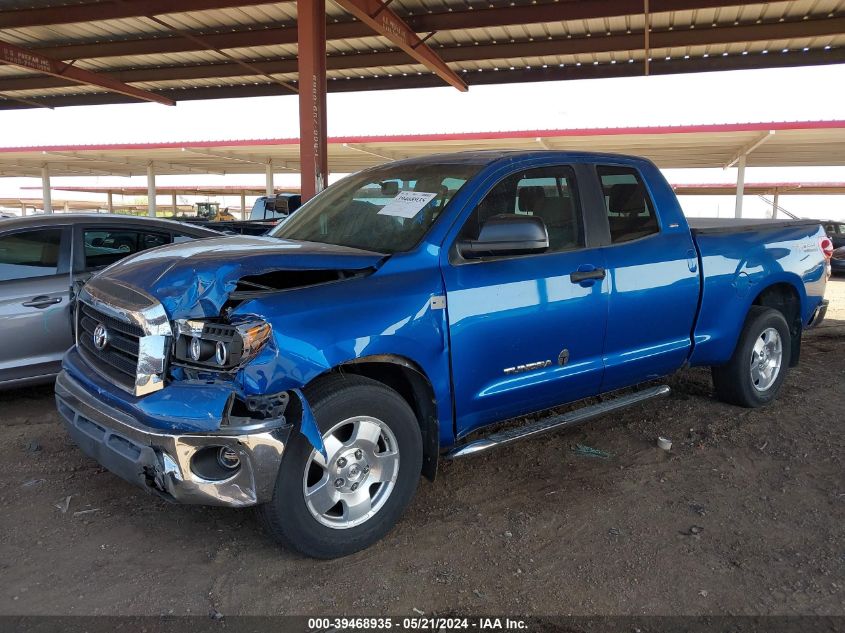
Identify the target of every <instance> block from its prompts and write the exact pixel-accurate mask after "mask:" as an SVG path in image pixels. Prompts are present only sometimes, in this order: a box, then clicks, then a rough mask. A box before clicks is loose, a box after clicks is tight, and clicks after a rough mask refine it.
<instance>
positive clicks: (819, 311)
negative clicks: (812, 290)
mask: <svg viewBox="0 0 845 633" xmlns="http://www.w3.org/2000/svg"><path fill="white" fill-rule="evenodd" d="M829 303H830V302H829V301H828V300H827V299H822V301H821V303H819V306H818V307H817V308H816V311H815V312H814V313H813V316H812V317H811V318H810V323H809V324H808V325H807V327H808V328H813V327H816V326H817V325H819V324H821V322H822V321H824V316H825V314H827V306H828V304H829Z"/></svg>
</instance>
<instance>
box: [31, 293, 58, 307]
mask: <svg viewBox="0 0 845 633" xmlns="http://www.w3.org/2000/svg"><path fill="white" fill-rule="evenodd" d="M61 302H62V298H61V297H48V296H47V295H39V296H38V297H33V298H32V300H30V301H24V303H23V305H24V306H26V307H27V308H46V307H47V306H52V305H56V304H57V303H61Z"/></svg>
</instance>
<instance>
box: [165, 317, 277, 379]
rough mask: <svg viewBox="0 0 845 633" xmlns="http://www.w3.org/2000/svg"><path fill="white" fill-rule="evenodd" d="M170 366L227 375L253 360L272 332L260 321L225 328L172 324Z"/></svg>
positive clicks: (181, 322) (189, 322) (197, 323)
mask: <svg viewBox="0 0 845 633" xmlns="http://www.w3.org/2000/svg"><path fill="white" fill-rule="evenodd" d="M174 325H175V327H174V330H175V332H176V340H175V341H174V345H173V362H174V364H176V365H180V366H183V367H192V368H196V369H208V370H217V371H229V370H232V369H236V368H238V367H241V366H243V365H245V364H246V363H248V362H249V361H251V360H252V359H253V358H255V357H256V356H257V355H258V353H259V352H260V351H261V349H262V348H263V347H264V345H265V344H266V343H267V341H268V340H270V334H271V332H272V328H271V327H270V324H269V323H267V322H266V321H263V320H261V319H257V318H253V319H248V320H245V321H243V322H241V323H236V324H228V323H219V322H216V321H201V320H197V319H180V320H178V321H176V322H175V324H174Z"/></svg>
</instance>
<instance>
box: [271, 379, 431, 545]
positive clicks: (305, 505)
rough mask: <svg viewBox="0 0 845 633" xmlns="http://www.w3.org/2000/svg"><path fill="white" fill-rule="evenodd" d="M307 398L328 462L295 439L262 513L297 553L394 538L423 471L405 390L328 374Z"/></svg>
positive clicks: (416, 426)
mask: <svg viewBox="0 0 845 633" xmlns="http://www.w3.org/2000/svg"><path fill="white" fill-rule="evenodd" d="M304 393H305V396H306V398H307V399H308V402H309V404H310V406H311V410H312V412H313V414H314V417H315V419H316V421H317V426H318V428H319V429H320V433H321V434H322V438H323V445H324V446H325V449H326V457H323V455H322V453H320V452H318V451H317V450H315V449H314V448H313V447H312V446H311V443H310V442H309V441H308V440H307V439H306V438H305V437H304V436H303V435H302V434H300V433H294V434H292V435H291V438H290V441H289V443H288V446H287V448H286V449H285V453H284V456H283V458H282V464H281V467H280V469H279V474H278V477H277V480H276V488H275V491H274V494H273V499H272V500H271V501H270V502H268V503H266V504H264V505H262V506H259V515H260V517H261V519H262V522H263V523H264V525H265V527H266V528H267V530H268V532H269V533H270V534H271V535H272V536H273V537H274V538H275V539H276V540H278V541H279V542H281V543H282V544H283V545H285V546H287V547H289V548H291V549H294V550H296V551H298V552H301V553H303V554H305V555H307V556H312V557H314V558H337V557H340V556H346V555H348V554H352V553H353V552H357V551H359V550H361V549H364V548H366V547H368V546H369V545H372V544H373V543H375V542H376V541H378V540H379V539H381V538H382V537H383V536H384V535H385V534H387V532H389V531H390V529H391V528H392V527H393V526H394V525H395V524H396V522H397V521H398V520H399V517H400V516H401V515H402V512H404V510H405V508H406V507H407V506H408V503H409V502H410V501H411V499H412V497H413V495H414V492H415V491H416V486H417V482H418V480H419V475H420V469H421V467H422V438H421V434H420V428H419V424H418V422H417V418H416V416H415V415H414V412H413V411H412V410H411V408H410V407H409V406H408V403H407V402H406V401H405V400H404V399H403V398H402V397H401V396H400V395H399V394H398V393H396V392H395V391H394V390H393V389H390V388H389V387H386V386H385V385H383V384H381V383H379V382H376V381H374V380H371V379H369V378H364V377H361V376H354V375H340V374H338V375H332V376H327V377H325V378H322V379H320V380H318V381H317V382H316V383H315V384H314V385H312V386H309V387H308V388H307V389H305V391H304Z"/></svg>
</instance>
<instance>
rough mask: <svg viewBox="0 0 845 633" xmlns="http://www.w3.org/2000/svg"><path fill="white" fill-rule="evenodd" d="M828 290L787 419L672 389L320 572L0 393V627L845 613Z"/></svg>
mask: <svg viewBox="0 0 845 633" xmlns="http://www.w3.org/2000/svg"><path fill="white" fill-rule="evenodd" d="M828 292H829V296H830V297H833V300H834V306H833V309H832V311H831V312H830V313H829V317H830V320H829V321H828V322H827V323H826V324H825V325H824V326H823V327H821V328H819V329H817V330H816V331H813V332H812V333H810V334H808V335H807V338H806V341H805V345H804V352H803V359H802V363H801V366H800V367H799V368H798V369H797V370H793V371H792V372H791V374H790V376H789V378H788V380H787V383H786V385H785V388H784V391H783V392H782V394H781V397H780V399H779V401H778V402H777V403H776V404H775V405H773V406H771V407H769V408H766V409H762V410H754V411H752V410H745V409H739V408H736V407H731V406H728V405H724V404H721V403H719V402H716V401H715V400H714V399H713V398H712V397H711V391H710V389H711V386H710V376H709V373H708V371H706V370H701V369H696V370H691V371H684V372H681V373H680V374H678V375H677V376H674V377H673V378H671V380H670V381H669V382H670V384H671V386H672V387H673V395H672V396H671V397H669V398H668V399H665V400H662V401H656V402H652V403H648V404H645V405H641V406H638V407H636V408H633V409H630V410H628V411H627V412H625V413H623V414H619V415H614V416H613V417H612V418H608V419H605V420H602V421H599V422H594V423H592V424H589V425H587V426H584V427H581V428H579V429H575V430H572V431H569V432H563V433H558V434H553V435H549V436H545V437H542V438H538V439H536V440H533V441H528V442H523V443H521V444H518V445H515V446H513V447H511V448H507V449H503V450H500V451H498V452H494V453H491V454H490V455H489V456H485V457H477V458H471V459H467V460H465V461H460V462H455V463H449V464H444V465H443V467H442V470H441V473H440V476H439V478H438V480H437V482H436V483H434V484H431V483H428V482H422V483H421V484H420V487H419V490H418V493H417V496H416V499H415V500H414V502H413V504H412V506H411V508H410V510H409V511H408V513H407V514H406V515H405V517H404V519H403V520H402V521H401V523H400V524H399V525H398V526H397V528H396V529H394V530H393V532H391V533H390V534H389V535H388V536H387V538H385V539H384V540H383V541H382V542H380V543H379V544H377V545H375V546H374V547H372V548H371V549H369V550H367V551H364V552H361V553H359V554H356V555H354V556H351V557H349V558H346V559H343V560H336V561H328V562H325V561H323V562H320V561H313V560H308V559H304V558H301V557H299V556H297V555H294V554H291V553H288V552H286V551H284V550H281V549H279V548H278V547H277V546H275V545H274V544H273V543H272V542H271V541H270V540H269V539H268V538H267V537H266V536H265V535H263V534H262V533H261V532H260V531H259V527H258V524H257V522H256V519H255V516H254V514H253V513H252V512H251V511H236V510H227V509H219V508H202V507H180V506H175V505H170V504H167V503H166V502H164V501H161V500H159V499H157V498H155V497H153V496H150V495H147V494H146V493H144V492H143V491H141V490H139V489H136V488H134V487H132V486H130V485H129V484H127V483H124V482H123V481H122V480H120V479H118V478H117V477H115V476H113V475H111V474H110V473H108V472H106V471H104V470H103V469H102V468H100V467H98V466H97V464H96V463H95V462H93V461H92V460H90V459H88V458H86V457H84V456H83V455H82V453H81V452H80V451H78V450H77V449H76V448H75V447H74V446H73V445H71V443H70V442H69V440H68V438H67V436H66V434H65V433H64V431H63V429H62V427H61V426H60V423H59V421H58V417H57V415H56V413H55V412H54V409H53V400H52V390H51V388H50V387H44V388H38V389H30V390H26V391H18V392H17V393H3V394H0V442H2V445H3V446H5V450H4V451H2V452H0V504H2V508H3V512H2V513H0V578H2V582H0V614H2V615H10V614H77V615H79V614H131V615H142V614H151V615H157V614H170V613H173V614H186V613H187V614H200V615H203V616H205V615H207V614H210V613H215V612H217V613H221V614H223V615H235V614H313V615H326V614H335V615H341V614H343V615H350V614H394V615H414V613H415V612H414V611H413V610H414V609H417V610H419V611H421V612H425V613H426V614H433V613H438V614H448V613H462V614H473V613H476V614H478V613H482V614H491V613H497V614H501V613H512V614H526V615H552V614H576V615H593V614H601V615H605V614H632V615H642V614H648V615H651V614H659V615H666V614H823V615H833V614H839V615H843V614H845V464H843V456H845V452H843V448H845V441H843V440H845V434H843V431H845V424H843V422H845V413H843V412H845V279H841V278H840V279H838V280H834V281H833V282H831V284H830V286H829V291H828ZM658 434H663V435H668V436H670V437H671V438H672V439H673V440H674V447H673V449H672V451H671V452H670V453H666V452H663V451H661V450H659V449H658V448H656V447H655V445H654V444H655V437H656V436H657V435H658ZM576 444H585V445H588V446H590V447H594V448H597V449H601V450H604V451H607V452H609V453H610V454H611V457H610V458H609V459H600V458H591V457H585V456H582V455H580V454H577V453H576V452H573V450H572V447H574V446H575V445H576ZM65 507H66V511H64V510H65Z"/></svg>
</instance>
